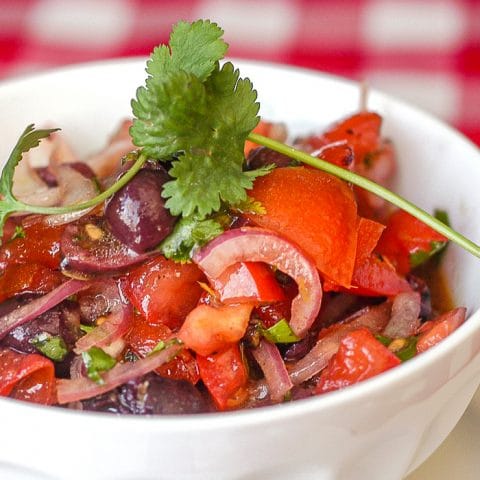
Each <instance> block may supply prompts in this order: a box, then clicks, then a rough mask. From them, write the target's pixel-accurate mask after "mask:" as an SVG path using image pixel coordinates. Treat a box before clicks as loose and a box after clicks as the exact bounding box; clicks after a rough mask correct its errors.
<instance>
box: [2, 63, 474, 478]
mask: <svg viewBox="0 0 480 480" xmlns="http://www.w3.org/2000/svg"><path fill="white" fill-rule="evenodd" d="M143 63H144V62H143V60H142V61H140V60H127V61H115V62H107V63H101V64H93V65H86V66H80V67H73V68H68V69H64V70H59V71H56V72H53V73H47V74H42V75H38V76H35V77H31V78H26V79H21V80H16V81H11V82H7V83H4V84H3V85H2V86H1V87H0V112H1V113H0V131H1V132H2V141H1V144H0V158H2V159H3V158H6V157H7V155H8V153H9V152H10V150H11V148H12V147H13V145H14V143H15V141H16V140H17V138H18V136H19V134H20V132H21V131H22V130H23V128H24V127H25V126H26V125H27V124H29V123H32V122H34V123H36V124H44V123H45V122H46V121H50V122H53V123H54V125H58V126H60V127H62V128H63V130H64V133H65V134H66V135H67V137H68V138H69V139H70V140H71V141H72V143H73V145H74V146H75V147H76V148H77V149H78V150H79V151H80V152H83V153H88V152H92V151H94V150H96V149H97V148H99V147H100V146H101V145H102V144H103V142H104V141H105V139H106V137H107V135H108V134H109V133H110V132H111V130H112V129H113V128H114V127H115V126H116V125H117V123H118V121H119V120H120V119H121V118H123V117H124V116H127V115H128V114H129V112H130V106H129V102H130V99H131V98H132V97H133V95H134V92H135V88H136V87H137V86H138V85H140V84H142V83H143V81H144V77H145V74H144V67H143ZM236 64H237V65H238V66H239V67H240V68H241V72H242V75H243V76H249V77H250V78H251V79H252V80H253V82H254V85H255V87H256V88H257V90H258V92H259V99H260V101H261V103H262V114H263V115H264V116H265V117H266V118H270V119H273V120H283V121H285V122H287V124H288V125H289V126H290V127H291V130H292V132H294V133H299V132H305V131H311V130H316V129H320V128H322V127H324V126H325V125H327V124H328V123H330V122H332V121H334V120H336V119H338V118H339V117H342V116H344V115H347V114H350V113H352V112H353V111H355V109H356V108H357V106H358V102H359V100H358V98H359V89H358V86H356V85H354V84H352V83H349V82H346V81H343V80H341V79H338V78H333V77H330V76H326V75H322V74H319V73H315V72H309V71H303V70H296V69H292V68H286V67H282V66H274V65H264V64H263V65H262V64H258V63H249V62H243V61H242V62H240V61H239V62H236ZM369 107H370V108H372V109H374V110H376V111H378V112H379V113H381V114H382V115H383V117H384V132H385V133H386V134H387V135H388V136H390V137H391V138H393V140H394V142H395V144H396V146H397V148H398V152H399V159H400V165H399V174H398V181H397V187H398V191H399V192H400V193H402V194H403V195H405V196H406V197H408V198H409V199H411V200H413V201H414V202H416V203H418V204H419V205H421V206H423V207H424V208H426V209H427V210H430V211H431V210H433V209H434V208H442V209H446V210H447V211H448V212H449V215H450V218H451V220H452V222H453V225H454V227H455V228H457V229H458V230H460V231H462V232H463V233H464V234H466V235H467V236H469V237H470V238H472V239H473V240H474V241H477V242H478V241H480V217H479V216H478V214H477V211H478V205H480V188H478V179H480V153H479V151H478V150H477V149H476V148H475V147H474V146H473V145H472V144H471V143H469V142H468V141H467V140H466V139H465V138H463V137H462V136H461V135H459V134H458V133H456V132H455V131H453V130H452V129H450V128H449V127H447V126H445V125H444V124H442V123H440V122H439V121H437V120H435V119H434V118H431V117H430V116H428V115H426V114H424V113H422V112H420V111H418V110H416V109H415V108H412V107H410V106H407V105H405V104H403V103H401V102H399V101H396V100H393V99H391V98H389V97H387V96H385V95H382V94H379V93H376V92H372V93H371V95H370V98H369ZM444 268H445V271H446V273H447V275H448V278H449V283H450V286H451V289H452V292H453V296H454V298H455V302H456V303H457V304H458V305H464V306H466V307H467V308H468V312H469V315H470V318H469V319H468V321H467V322H466V323H465V325H463V326H462V327H461V328H460V329H459V330H458V331H456V332H455V333H454V334H453V335H451V337H449V338H448V339H447V340H446V341H444V342H443V343H441V344H440V345H438V346H437V347H435V348H433V349H431V350H429V351H427V352H426V353H424V354H422V355H421V356H419V357H418V358H416V359H414V360H413V361H411V362H407V363H406V364H404V365H401V366H400V367H398V368H396V369H394V370H392V371H390V372H387V373H386V374H383V375H380V376H378V377H376V378H374V379H371V380H369V381H366V382H364V383H362V384H359V385H356V386H354V387H351V388H348V389H345V390H343V391H338V392H334V393H330V394H327V395H324V396H321V397H316V398H311V399H307V400H303V401H297V402H293V403H291V404H285V405H280V406H276V407H269V408H262V409H257V410H254V411H239V412H231V413H222V414H212V415H199V416H183V417H176V416H175V417H156V418H145V417H143V418H139V417H117V416H113V415H107V414H95V413H82V412H74V411H67V410H62V409H58V408H43V407H39V406H34V405H29V404H25V403H21V402H16V401H12V400H9V399H0V425H1V427H0V428H1V440H0V477H1V478H9V479H10V478H13V475H14V474H13V473H12V472H13V471H16V472H18V475H22V476H19V477H18V478H30V477H28V472H29V471H30V472H32V471H33V472H38V474H40V473H42V474H44V475H45V476H46V477H47V478H50V477H51V478H68V479H72V480H75V479H88V480H95V479H111V480H124V479H125V480H126V479H128V480H131V479H136V480H143V479H205V480H212V479H222V480H227V479H236V480H254V479H255V480H259V479H262V480H266V479H269V478H272V479H275V480H283V479H285V480H286V479H305V480H307V479H324V480H327V479H344V480H346V479H369V480H388V479H400V478H402V477H403V476H404V475H406V474H407V472H409V471H411V470H412V469H414V468H415V467H416V466H418V465H419V464H420V463H421V462H423V461H424V460H425V459H426V458H427V457H428V455H430V454H431V453H432V452H433V451H434V450H435V448H437V446H438V445H439V444H440V443H441V442H442V441H443V439H444V438H445V437H446V436H447V435H448V433H449V432H450V431H451V430H452V429H453V427H454V425H455V424H456V423H457V421H458V419H459V418H460V416H461V415H462V413H463V412H464V410H465V408H466V407H467V405H468V403H469V401H470V399H471V397H472V395H473V394H474V392H475V390H476V388H477V386H478V384H479V382H480V355H479V351H480V315H479V312H478V308H479V304H480V295H478V288H477V286H478V284H479V283H480V263H479V262H478V260H476V259H475V258H473V257H472V256H471V255H469V254H467V253H465V252H464V251H462V250H461V249H459V248H457V247H456V246H453V245H451V246H450V247H449V248H448V251H447V254H446V256H445V259H444ZM2 468H3V472H4V473H3V475H2ZM32 475H33V474H32ZM32 478H39V477H38V476H36V477H32Z"/></svg>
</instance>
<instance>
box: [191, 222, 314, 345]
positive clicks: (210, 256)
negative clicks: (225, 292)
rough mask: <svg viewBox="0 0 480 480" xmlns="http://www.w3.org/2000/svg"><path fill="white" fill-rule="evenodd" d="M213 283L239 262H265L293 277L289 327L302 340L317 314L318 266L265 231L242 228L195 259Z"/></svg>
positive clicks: (207, 246) (227, 234) (224, 237)
mask: <svg viewBox="0 0 480 480" xmlns="http://www.w3.org/2000/svg"><path fill="white" fill-rule="evenodd" d="M193 261H194V262H195V263H197V265H198V266H199V267H200V268H201V269H202V270H203V272H204V273H205V275H206V276H207V277H208V278H209V280H210V281H211V283H212V284H213V282H214V281H215V279H217V278H218V277H219V276H220V275H221V273H222V272H223V271H224V270H225V269H226V268H227V267H229V266H230V265H232V264H234V263H237V262H265V263H268V264H270V265H273V266H274V267H276V268H278V269H280V270H281V271H282V272H284V273H286V274H287V275H289V276H290V277H292V278H293V279H294V280H295V282H296V283H297V285H298V295H297V296H296V297H295V298H294V299H293V301H292V313H291V320H290V326H291V328H292V330H293V332H294V333H295V334H296V335H297V336H298V337H303V336H304V335H305V334H306V333H307V331H308V329H309V328H310V326H311V325H312V323H313V321H314V320H315V318H316V317H317V315H318V312H319V310H320V305H321V303H322V285H321V283H320V278H319V275H318V271H317V268H316V267H315V263H314V262H313V261H312V260H311V259H310V258H309V257H308V256H306V255H305V254H304V253H303V252H302V251H301V250H300V249H299V248H298V247H297V246H296V245H294V244H293V243H291V242H290V241H288V240H285V239H284V238H282V237H281V236H279V235H277V234H276V233H274V232H271V231H269V230H266V229H262V228H252V227H242V228H237V229H232V230H228V231H226V232H225V233H223V234H222V235H220V236H218V237H216V238H215V239H214V240H212V241H211V242H210V243H208V244H207V245H206V246H205V247H203V248H202V249H201V250H199V251H197V252H196V253H195V254H194V256H193Z"/></svg>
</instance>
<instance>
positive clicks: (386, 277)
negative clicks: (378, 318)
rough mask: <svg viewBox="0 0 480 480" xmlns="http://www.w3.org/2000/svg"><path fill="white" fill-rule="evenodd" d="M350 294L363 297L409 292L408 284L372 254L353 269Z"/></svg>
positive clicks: (390, 266)
mask: <svg viewBox="0 0 480 480" xmlns="http://www.w3.org/2000/svg"><path fill="white" fill-rule="evenodd" d="M352 284H353V285H354V287H353V288H352V290H351V291H352V293H355V294H356V295H364V296H374V297H375V296H387V297H389V296H392V295H398V294H399V293H402V292H410V291H411V290H412V289H411V287H410V284H409V283H408V282H407V280H406V279H405V278H404V277H401V276H400V275H398V273H397V272H396V271H395V269H394V268H393V267H392V265H390V264H389V263H387V262H385V261H384V260H383V259H382V258H381V257H379V256H377V255H375V254H372V255H370V256H369V257H368V258H367V259H366V260H364V262H363V263H362V264H361V265H360V266H359V267H358V268H356V269H355V271H354V273H353V278H352Z"/></svg>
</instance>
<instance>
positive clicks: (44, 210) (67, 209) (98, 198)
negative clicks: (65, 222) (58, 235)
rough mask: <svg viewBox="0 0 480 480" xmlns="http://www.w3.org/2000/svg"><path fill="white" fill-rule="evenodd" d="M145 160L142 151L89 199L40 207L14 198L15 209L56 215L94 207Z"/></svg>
mask: <svg viewBox="0 0 480 480" xmlns="http://www.w3.org/2000/svg"><path fill="white" fill-rule="evenodd" d="M146 160H147V156H146V155H144V154H143V153H142V154H140V155H139V156H138V158H137V160H135V163H134V164H133V165H132V166H131V167H130V168H129V169H128V170H127V172H126V173H125V174H124V175H122V176H121V177H120V178H119V179H118V180H117V181H116V182H115V183H114V184H113V185H111V186H110V187H109V188H107V189H106V190H105V191H103V192H102V193H100V194H99V195H97V196H96V197H93V198H91V199H90V200H87V201H86V202H82V203H77V204H74V205H65V206H63V207H41V206H37V205H27V204H26V203H23V202H21V201H19V200H16V204H17V207H18V208H17V211H25V212H29V213H39V214H43V215H56V214H62V213H69V212H75V211H79V210H84V209H87V208H91V207H94V206H95V205H98V204H99V203H101V202H103V201H104V200H106V199H107V198H108V197H110V196H111V195H113V194H114V193H115V192H118V190H120V189H121V188H122V187H123V186H125V185H126V184H127V183H128V182H129V181H130V180H131V179H132V178H133V177H134V176H135V175H136V174H137V172H138V171H139V170H140V169H141V168H142V166H143V164H144V163H145V162H146Z"/></svg>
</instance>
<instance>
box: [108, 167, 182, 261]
mask: <svg viewBox="0 0 480 480" xmlns="http://www.w3.org/2000/svg"><path fill="white" fill-rule="evenodd" d="M168 180H170V177H169V176H168V174H167V172H166V171H165V170H164V169H163V168H161V169H159V168H157V169H150V168H144V169H142V170H140V171H139V172H138V173H137V175H135V177H134V178H133V179H132V180H130V182H129V183H128V184H127V185H125V186H124V187H123V188H122V189H121V190H119V191H118V192H117V193H115V195H113V197H112V198H111V199H110V201H109V202H108V204H107V207H106V210H105V217H106V219H107V222H108V224H109V226H110V230H111V232H112V233H113V235H115V236H116V237H117V238H118V239H119V240H120V241H121V242H122V243H124V244H125V245H127V246H128V247H129V248H131V249H132V250H134V251H135V252H137V253H143V252H145V251H147V250H149V249H151V248H153V247H156V246H157V245H158V244H159V243H160V242H161V241H162V240H163V239H164V238H165V237H166V236H167V235H169V234H170V233H171V231H172V229H173V226H174V224H175V221H176V218H175V217H173V216H172V215H170V212H169V211H168V209H167V208H165V199H164V198H162V188H163V184H164V183H165V182H167V181H168Z"/></svg>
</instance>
